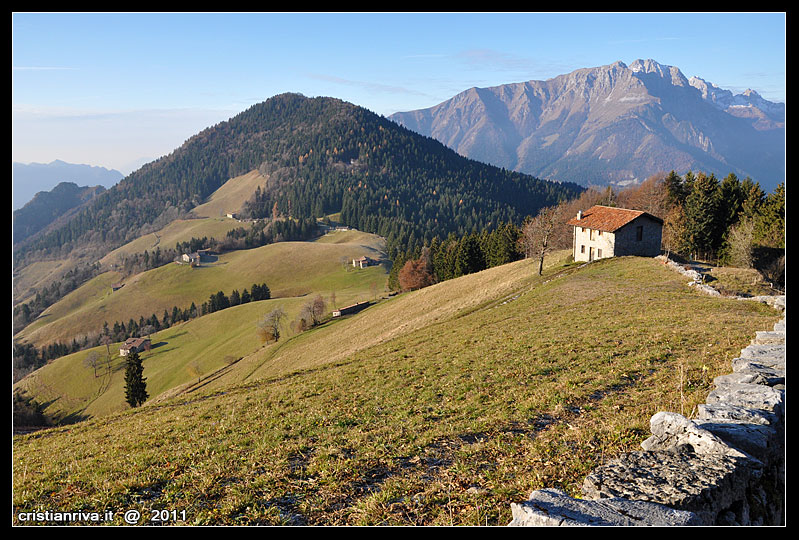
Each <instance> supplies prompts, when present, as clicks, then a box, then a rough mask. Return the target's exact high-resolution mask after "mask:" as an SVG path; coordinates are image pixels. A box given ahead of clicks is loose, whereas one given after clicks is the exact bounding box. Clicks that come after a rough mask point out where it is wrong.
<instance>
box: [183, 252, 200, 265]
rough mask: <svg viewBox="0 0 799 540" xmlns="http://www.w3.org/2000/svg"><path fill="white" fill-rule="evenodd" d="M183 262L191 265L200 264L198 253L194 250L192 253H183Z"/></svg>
mask: <svg viewBox="0 0 799 540" xmlns="http://www.w3.org/2000/svg"><path fill="white" fill-rule="evenodd" d="M183 262H187V263H189V264H192V265H195V266H196V265H198V264H200V254H199V253H197V252H196V251H195V252H194V253H184V254H183Z"/></svg>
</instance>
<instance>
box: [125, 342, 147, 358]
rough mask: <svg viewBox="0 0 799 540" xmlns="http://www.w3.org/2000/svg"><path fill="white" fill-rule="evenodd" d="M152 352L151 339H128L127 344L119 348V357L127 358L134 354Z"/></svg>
mask: <svg viewBox="0 0 799 540" xmlns="http://www.w3.org/2000/svg"><path fill="white" fill-rule="evenodd" d="M149 350H150V338H128V339H126V340H125V344H124V345H122V347H120V348H119V356H127V355H129V354H130V353H132V352H136V353H137V352H141V351H149Z"/></svg>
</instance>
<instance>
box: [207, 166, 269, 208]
mask: <svg viewBox="0 0 799 540" xmlns="http://www.w3.org/2000/svg"><path fill="white" fill-rule="evenodd" d="M266 183H267V177H265V176H263V175H261V173H259V172H258V171H250V172H248V173H247V174H243V175H241V176H236V177H235V178H231V179H230V180H228V181H227V182H225V183H224V184H222V186H221V187H220V188H219V189H217V190H216V191H215V192H214V193H213V195H211V196H210V197H209V198H208V201H207V202H205V203H203V204H201V205H199V206H197V207H195V208H194V209H193V210H192V211H191V213H192V214H194V215H195V216H197V217H206V218H221V217H225V215H226V214H228V213H237V212H238V211H239V210H240V209H241V207H242V206H243V205H244V203H245V202H247V200H249V199H250V197H252V195H253V193H255V190H256V189H257V188H261V189H263V188H264V187H265V186H266Z"/></svg>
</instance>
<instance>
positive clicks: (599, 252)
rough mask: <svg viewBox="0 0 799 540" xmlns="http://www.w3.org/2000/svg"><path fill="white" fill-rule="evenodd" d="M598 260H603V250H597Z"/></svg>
mask: <svg viewBox="0 0 799 540" xmlns="http://www.w3.org/2000/svg"><path fill="white" fill-rule="evenodd" d="M596 258H597V259H601V258H602V250H601V249H597V250H596Z"/></svg>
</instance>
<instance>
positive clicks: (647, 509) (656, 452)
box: [509, 268, 785, 526]
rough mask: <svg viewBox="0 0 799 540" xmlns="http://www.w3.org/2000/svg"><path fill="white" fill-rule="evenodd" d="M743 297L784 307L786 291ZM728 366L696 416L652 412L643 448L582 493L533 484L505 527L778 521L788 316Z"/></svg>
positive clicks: (595, 477) (602, 470) (597, 474)
mask: <svg viewBox="0 0 799 540" xmlns="http://www.w3.org/2000/svg"><path fill="white" fill-rule="evenodd" d="M681 271H684V272H687V270H685V269H684V268H683V269H681ZM691 278H692V279H694V280H695V281H693V282H692V283H693V284H692V286H696V287H704V285H702V283H701V276H694V275H691ZM708 288H709V287H708ZM702 290H704V289H702ZM711 294H712V293H711ZM748 300H755V301H762V302H766V303H768V304H769V305H771V306H772V307H774V308H775V309H778V310H781V311H782V313H783V315H784V314H785V296H781V297H762V298H761V297H757V298H751V299H748ZM731 364H732V365H731V367H732V373H729V374H727V375H722V376H720V377H717V378H716V379H715V380H714V383H715V385H716V388H715V390H713V391H712V392H711V393H710V394H709V395H708V397H707V399H706V403H704V404H702V405H700V406H699V413H698V416H697V418H696V419H694V420H690V419H688V418H685V417H683V416H681V415H679V414H677V413H673V412H659V413H657V414H655V415H654V416H653V417H652V418H651V420H650V430H651V433H652V436H651V437H649V438H648V439H646V440H645V441H644V442H643V443H641V447H642V451H637V452H629V453H626V454H623V455H621V456H619V457H617V458H615V459H613V460H611V461H609V462H608V463H606V464H604V465H601V466H600V467H598V468H596V469H595V470H594V471H593V472H591V473H590V474H589V475H588V476H587V477H586V478H585V480H584V482H583V485H582V489H581V491H582V498H579V499H576V498H572V497H570V496H569V495H567V494H566V493H564V492H563V491H560V490H557V489H541V490H537V491H534V492H533V493H532V494H531V495H530V498H529V499H528V500H527V501H524V502H522V503H518V504H516V503H513V504H511V511H512V515H513V521H511V523H510V524H509V525H511V526H541V525H622V526H631V525H662V526H667V525H704V526H708V525H784V524H785V317H784V316H783V319H782V320H781V321H780V322H778V323H777V324H775V325H774V328H773V330H772V331H768V332H757V333H756V335H755V336H754V339H753V340H752V343H751V345H749V346H748V347H746V348H744V349H743V350H741V354H740V356H739V357H738V358H735V359H733V360H732V363H731Z"/></svg>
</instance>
